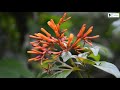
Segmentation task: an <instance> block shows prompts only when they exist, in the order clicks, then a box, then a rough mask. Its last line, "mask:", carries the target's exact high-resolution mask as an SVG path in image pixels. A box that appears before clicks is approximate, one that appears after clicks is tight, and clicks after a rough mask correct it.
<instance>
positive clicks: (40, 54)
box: [27, 13, 99, 63]
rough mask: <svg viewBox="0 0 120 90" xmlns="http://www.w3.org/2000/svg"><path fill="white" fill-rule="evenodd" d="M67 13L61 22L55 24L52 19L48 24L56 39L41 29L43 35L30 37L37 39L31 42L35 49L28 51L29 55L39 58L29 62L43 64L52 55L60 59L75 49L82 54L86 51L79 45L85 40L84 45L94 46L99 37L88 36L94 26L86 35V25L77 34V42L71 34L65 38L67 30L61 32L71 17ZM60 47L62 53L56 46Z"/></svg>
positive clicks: (36, 34)
mask: <svg viewBox="0 0 120 90" xmlns="http://www.w3.org/2000/svg"><path fill="white" fill-rule="evenodd" d="M66 16H67V14H66V13H64V15H63V16H62V18H60V20H59V22H58V23H57V24H55V22H54V20H53V19H50V21H48V22H47V24H48V26H49V27H50V28H51V29H53V31H54V33H55V35H56V37H53V36H52V35H51V34H50V33H49V32H47V30H45V29H44V28H41V31H42V32H43V33H44V34H45V35H43V34H42V33H35V34H34V35H29V37H30V38H33V39H35V41H34V42H30V44H31V45H32V46H33V49H31V50H30V51H27V53H31V54H36V55H37V56H36V57H34V58H31V59H29V60H28V61H40V62H41V63H42V61H43V60H47V59H49V57H51V55H52V54H54V55H55V56H56V57H59V56H60V55H61V53H62V52H63V51H69V50H71V49H74V50H75V51H76V52H78V53H81V50H84V47H81V46H80V45H77V44H78V43H79V42H80V41H81V40H84V43H87V44H89V45H90V46H92V42H91V40H92V39H95V38H98V37H99V35H96V36H88V35H89V34H90V33H91V32H92V29H93V26H91V27H90V28H89V29H88V31H87V32H86V33H84V32H85V29H86V24H83V25H82V27H81V29H80V31H79V33H78V34H77V39H76V41H75V42H74V43H73V44H71V43H72V41H73V38H74V35H73V34H72V33H71V34H70V35H69V37H68V38H67V36H65V32H66V31H67V29H64V30H62V31H60V25H61V24H63V23H64V22H66V21H67V20H69V19H70V18H71V17H68V18H66V19H65V17H66ZM56 45H57V46H59V47H60V48H61V50H60V51H57V49H58V48H55V47H54V46H56Z"/></svg>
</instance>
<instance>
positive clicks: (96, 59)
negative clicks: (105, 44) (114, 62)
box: [88, 54, 100, 61]
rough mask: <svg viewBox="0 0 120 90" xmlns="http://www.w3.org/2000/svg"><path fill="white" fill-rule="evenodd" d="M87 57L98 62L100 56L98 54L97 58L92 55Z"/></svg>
mask: <svg viewBox="0 0 120 90" xmlns="http://www.w3.org/2000/svg"><path fill="white" fill-rule="evenodd" d="M88 57H90V58H93V59H94V60H95V61H99V60H100V55H99V54H98V55H97V56H95V55H94V54H90V55H89V56H88Z"/></svg>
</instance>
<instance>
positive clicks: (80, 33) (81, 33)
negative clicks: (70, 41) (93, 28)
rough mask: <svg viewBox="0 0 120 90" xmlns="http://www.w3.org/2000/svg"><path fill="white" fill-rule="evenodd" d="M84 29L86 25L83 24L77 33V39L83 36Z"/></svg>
mask: <svg viewBox="0 0 120 90" xmlns="http://www.w3.org/2000/svg"><path fill="white" fill-rule="evenodd" d="M85 27H86V24H83V25H82V27H81V29H80V31H79V33H78V34H77V38H81V37H82V35H83V33H84V31H85Z"/></svg>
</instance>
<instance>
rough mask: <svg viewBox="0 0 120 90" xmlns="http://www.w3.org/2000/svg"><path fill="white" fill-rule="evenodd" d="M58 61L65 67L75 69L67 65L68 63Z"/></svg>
mask: <svg viewBox="0 0 120 90" xmlns="http://www.w3.org/2000/svg"><path fill="white" fill-rule="evenodd" d="M56 61H58V62H59V63H61V64H63V65H65V66H66V67H68V68H71V69H73V67H71V66H70V65H68V64H66V63H64V62H62V61H60V60H56Z"/></svg>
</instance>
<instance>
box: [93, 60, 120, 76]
mask: <svg viewBox="0 0 120 90" xmlns="http://www.w3.org/2000/svg"><path fill="white" fill-rule="evenodd" d="M95 63H96V65H93V66H95V67H96V68H99V69H101V70H103V71H105V72H108V73H110V74H112V75H114V76H115V77H116V78H120V71H119V70H118V68H117V67H116V66H115V65H114V64H112V63H109V62H105V61H95Z"/></svg>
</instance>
